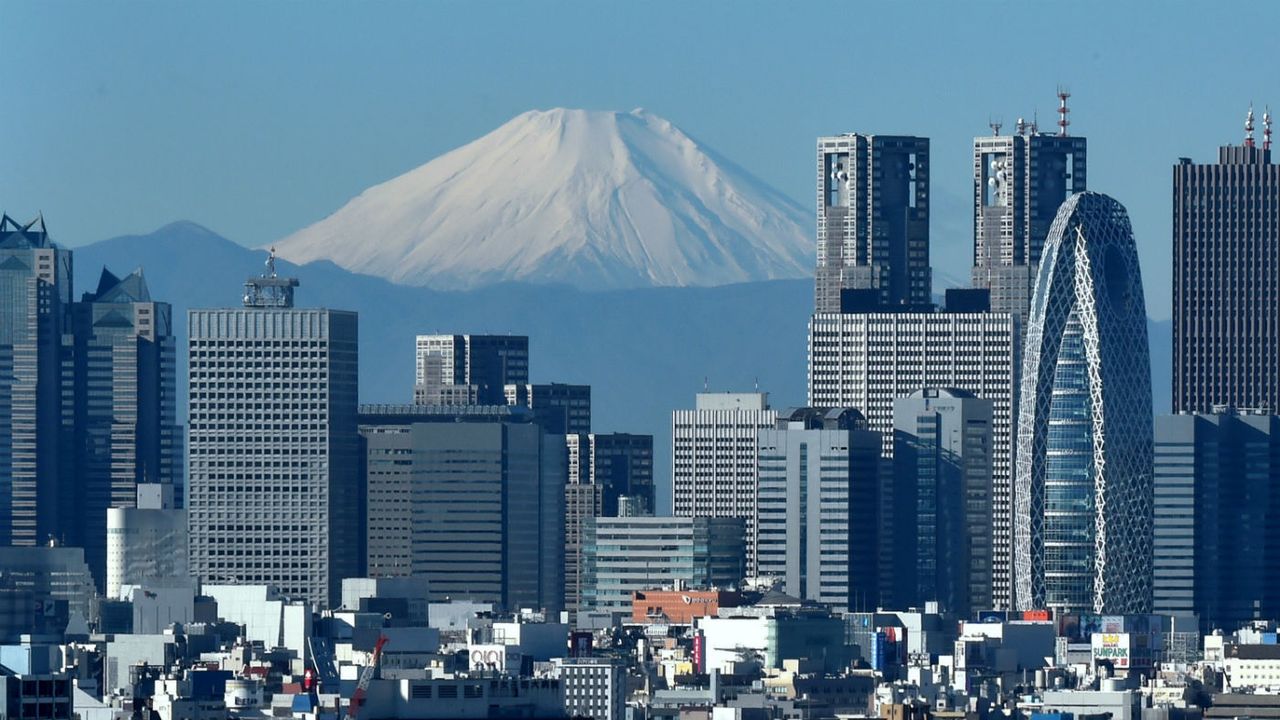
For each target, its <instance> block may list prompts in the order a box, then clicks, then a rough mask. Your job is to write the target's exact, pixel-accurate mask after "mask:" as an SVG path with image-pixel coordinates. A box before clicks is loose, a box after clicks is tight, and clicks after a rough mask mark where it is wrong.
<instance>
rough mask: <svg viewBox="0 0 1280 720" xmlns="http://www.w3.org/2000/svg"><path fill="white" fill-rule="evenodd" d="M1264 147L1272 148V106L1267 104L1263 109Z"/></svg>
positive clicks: (1265, 148)
mask: <svg viewBox="0 0 1280 720" xmlns="http://www.w3.org/2000/svg"><path fill="white" fill-rule="evenodd" d="M1262 149H1263V150H1270V149H1271V106H1270V105H1267V106H1265V107H1264V108H1263V110H1262Z"/></svg>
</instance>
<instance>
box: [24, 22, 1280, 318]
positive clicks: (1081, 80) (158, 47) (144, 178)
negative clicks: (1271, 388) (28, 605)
mask: <svg viewBox="0 0 1280 720" xmlns="http://www.w3.org/2000/svg"><path fill="white" fill-rule="evenodd" d="M1277 19H1280V6H1276V5H1272V4H1269V3H1253V4H1243V3H1240V4H1236V3H1224V4H1210V3H1203V4H1190V3H1187V4H1183V3H1161V4H1158V5H1157V4H1155V3H1140V4H1133V5H1125V4H1121V3H1104V2H1096V3H1095V2H1084V3H1074V2H1073V3H1063V2H1055V3H1039V2H1035V3H1025V4H1006V3H967V4H965V3H954V4H952V3H947V4H941V3H937V4H935V3H926V4H916V3H903V4H901V5H888V4H883V5H882V4H868V3H839V4H822V3H776V2H770V3H755V2H736V3H722V2H696V3H675V2H670V3H667V2H656V3H618V2H593V3H536V2H526V3H510V4H507V3H494V2H484V3H470V2H467V3H463V2H448V3H426V2H422V3H407V2H405V3H401V2H373V3H354V2H353V3H323V2H321V3H305V4H304V3H298V2H279V3H267V2H226V3H217V4H212V3H210V4H203V3H173V2H165V3H151V2H123V3H96V2H95V3H69V2H25V1H20V0H5V1H4V2H3V3H0V28H3V29H4V33H3V40H0V88H3V89H4V93H5V100H6V102H5V109H4V111H3V112H0V158H3V165H2V166H0V167H2V168H3V170H2V171H0V209H3V210H4V211H7V212H9V213H10V214H12V215H15V216H18V217H20V218H21V217H27V216H30V215H33V214H34V213H35V212H37V211H41V210H42V211H43V212H44V213H45V215H46V217H47V219H48V221H49V225H50V230H51V231H52V232H53V234H54V236H55V238H57V239H59V240H61V241H62V242H64V243H66V244H68V245H72V246H75V245H80V244H84V243H88V242H93V241H96V240H100V239H103V238H107V237H111V236H114V235H119V234H125V233H138V232H148V231H150V230H153V229H155V228H157V227H159V226H161V225H163V224H165V223H168V222H170V221H173V220H178V219H189V220H194V221H196V222H199V223H201V224H204V225H207V226H209V227H210V228H212V229H214V230H216V231H218V232H220V233H222V234H224V235H226V236H228V237H230V238H232V239H233V240H236V241H238V242H242V243H245V244H250V245H260V244H263V243H267V242H270V241H271V240H273V239H275V238H278V237H282V236H284V235H286V234H288V233H289V232H291V231H293V230H295V229H297V228H299V227H302V226H304V225H307V224H309V223H311V222H314V221H315V220H318V219H320V218H321V217H323V216H325V215H326V214H328V213H329V212H331V211H333V210H334V209H336V208H337V207H338V206H340V205H341V204H342V203H343V202H345V201H346V200H347V199H349V198H350V197H351V196H353V195H355V194H357V193H358V192H359V191H360V190H362V189H364V188H365V187H367V186H369V185H371V184H373V183H376V182H380V181H382V180H385V179H388V178H390V177H393V176H395V175H397V174H399V173H401V172H404V171H405V170H408V169H410V168H412V167H415V166H417V165H419V164H421V163H423V162H425V161H427V160H429V159H431V158H432V157H434V156H436V155H438V154H440V153H442V152H444V151H446V150H449V149H451V148H453V147H456V146H458V145H461V144H463V143H465V142H467V141H469V140H471V139H474V138H475V137H478V136H479V135H482V134H483V133H485V132H487V131H489V130H491V129H493V128H495V127H497V126H498V125H500V124H502V123H503V122H504V121H506V120H507V119H509V118H510V117H512V116H513V115H516V114H518V113H520V112H523V111H525V110H528V109H530V108H548V107H556V106H568V107H586V108H595V109H621V110H626V109H631V108H633V107H645V108H648V109H650V110H652V111H654V112H656V113H658V114H660V115H662V116H665V117H667V118H668V119H670V120H671V121H673V122H675V123H676V124H677V125H680V126H681V127H682V128H684V129H685V130H686V131H687V132H689V133H690V134H691V135H693V136H695V137H696V138H698V139H700V140H701V141H703V142H705V143H706V144H708V145H710V146H711V147H713V148H715V149H717V150H718V151H720V152H721V153H723V154H724V155H726V156H728V157H730V158H732V159H734V160H735V161H737V162H738V163H739V164H741V165H743V166H744V167H746V168H747V169H748V170H751V171H752V172H754V173H756V174H757V175H759V176H760V177H762V178H763V179H765V180H766V181H768V182H769V183H771V184H773V185H774V186H776V187H777V188H779V189H780V190H782V191H783V192H785V193H786V194H788V195H790V196H792V197H794V198H795V199H796V200H797V201H798V202H800V203H802V204H803V205H804V206H805V207H809V206H811V204H812V184H813V180H814V178H813V172H814V171H813V141H814V138H815V137H816V136H817V135H820V134H825V133H835V132H846V131H859V132H878V133H904V134H905V133H909V134H918V135H926V136H928V137H930V138H931V139H932V154H933V158H932V176H933V177H932V182H933V196H934V222H933V236H932V242H933V249H932V252H933V263H934V265H935V267H936V268H937V270H938V271H939V274H940V275H950V276H953V277H962V278H963V277H967V273H968V270H967V267H968V264H969V253H970V244H971V240H970V237H969V233H970V229H969V228H970V211H969V207H968V195H969V192H970V182H971V181H970V177H969V174H970V169H969V164H970V158H969V153H970V143H971V139H972V137H973V136H974V135H976V134H982V133H984V132H986V130H987V127H986V124H987V120H988V118H989V117H991V116H993V115H995V116H998V117H1000V118H1002V119H1003V120H1004V122H1005V123H1006V126H1009V125H1012V123H1013V121H1014V120H1015V119H1016V118H1017V117H1018V116H1019V115H1025V116H1028V117H1030V116H1031V115H1032V114H1033V113H1034V112H1036V111H1037V110H1038V112H1039V117H1040V120H1041V123H1042V124H1048V123H1050V122H1052V121H1053V119H1054V116H1053V110H1054V107H1055V104H1056V103H1055V99H1054V97H1053V93H1054V90H1055V87H1056V86H1057V85H1058V84H1065V85H1067V86H1069V87H1070V89H1071V91H1072V92H1073V95H1074V96H1073V98H1072V107H1073V110H1074V112H1073V114H1072V119H1073V123H1074V124H1073V125H1072V130H1073V131H1074V132H1075V133H1076V134H1081V135H1086V136H1088V138H1089V150H1090V168H1089V181H1090V187H1091V189H1094V190H1099V191H1102V192H1107V193H1109V194H1111V195H1114V196H1115V197H1116V198H1118V199H1119V200H1120V201H1121V202H1123V203H1124V204H1125V205H1126V206H1127V207H1128V208H1129V211H1130V215H1131V217H1132V220H1133V224H1134V229H1135V232H1136V234H1137V237H1138V242H1139V248H1140V252H1141V254H1142V259H1143V263H1144V264H1143V271H1144V279H1145V282H1146V288H1147V297H1148V306H1149V307H1148V309H1149V312H1150V314H1151V315H1152V316H1154V317H1157V318H1163V317H1167V316H1168V314H1169V308H1168V306H1169V296H1170V293H1169V287H1168V286H1169V275H1170V270H1169V254H1170V253H1169V249H1170V213H1171V210H1170V195H1171V189H1170V178H1171V171H1170V167H1171V165H1172V164H1173V163H1174V162H1176V160H1177V158H1178V157H1179V156H1190V157H1192V158H1195V159H1197V160H1201V161H1205V160H1209V159H1212V158H1213V157H1214V156H1215V153H1216V147H1217V146H1218V145H1220V144H1224V143H1237V142H1239V141H1240V139H1241V137H1242V132H1243V131H1242V123H1243V120H1244V112H1245V110H1246V108H1247V105H1248V103H1249V102H1250V101H1251V100H1252V101H1253V102H1254V103H1256V104H1257V105H1258V106H1259V116H1260V115H1261V112H1260V111H1261V105H1262V104H1263V103H1265V102H1267V101H1272V102H1274V103H1275V104H1276V106H1277V108H1278V109H1280V85H1278V84H1277V83H1276V80H1275V78H1276V76H1277V73H1278V72H1280V70H1277V67H1276V58H1275V53H1274V51H1273V50H1270V49H1269V45H1270V44H1272V42H1273V38H1274V34H1275V28H1276V20H1277ZM1267 93H1274V95H1275V97H1268V96H1267Z"/></svg>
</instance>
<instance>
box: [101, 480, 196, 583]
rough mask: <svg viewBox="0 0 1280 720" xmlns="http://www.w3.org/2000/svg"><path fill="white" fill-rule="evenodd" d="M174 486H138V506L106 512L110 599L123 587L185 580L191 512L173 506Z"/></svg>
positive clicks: (149, 484) (155, 484)
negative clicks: (188, 513) (177, 579)
mask: <svg viewBox="0 0 1280 720" xmlns="http://www.w3.org/2000/svg"><path fill="white" fill-rule="evenodd" d="M173 505H174V503H173V486H172V485H165V484H160V483H146V484H141V485H138V497H137V507H131V508H128V507H120V508H110V509H109V510H107V597H109V598H111V599H113V600H119V599H123V598H121V597H120V588H121V586H123V585H140V584H143V583H147V582H150V581H154V580H171V579H175V578H184V579H185V578H187V577H189V576H190V573H189V572H188V570H187V512H186V511H185V510H180V509H177V508H175V507H174V506H173Z"/></svg>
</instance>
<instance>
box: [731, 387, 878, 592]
mask: <svg viewBox="0 0 1280 720" xmlns="http://www.w3.org/2000/svg"><path fill="white" fill-rule="evenodd" d="M866 425H867V423H866V420H865V419H864V418H863V417H862V414H861V413H859V412H858V411H857V410H854V409H852V408H791V409H788V410H784V411H782V412H781V413H779V415H778V422H777V427H776V428H774V429H772V430H761V431H760V433H759V436H758V441H757V442H758V446H759V453H758V455H757V468H758V474H759V497H758V499H757V500H756V548H755V557H756V574H757V575H759V576H761V577H770V578H774V579H776V580H779V581H781V585H780V589H781V590H782V592H784V593H787V594H788V595H791V596H794V597H798V598H802V599H805V600H813V601H815V602H820V603H824V604H827V605H830V606H832V607H834V608H836V609H839V610H854V609H865V608H871V609H874V608H875V598H876V597H877V594H876V582H877V579H876V573H877V565H876V547H877V537H876V527H877V526H876V520H877V518H876V493H877V488H878V486H879V483H880V478H879V462H880V445H881V443H880V435H879V434H878V433H875V432H871V431H869V430H867V429H866Z"/></svg>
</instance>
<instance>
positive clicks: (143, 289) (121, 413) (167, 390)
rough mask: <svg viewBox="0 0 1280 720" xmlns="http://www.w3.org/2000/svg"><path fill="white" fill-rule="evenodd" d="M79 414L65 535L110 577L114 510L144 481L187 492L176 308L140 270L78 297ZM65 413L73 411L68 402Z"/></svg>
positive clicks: (75, 361) (74, 319)
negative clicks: (73, 498)
mask: <svg viewBox="0 0 1280 720" xmlns="http://www.w3.org/2000/svg"><path fill="white" fill-rule="evenodd" d="M71 326H72V337H71V338H69V340H70V343H71V349H72V352H71V353H69V354H68V355H66V358H67V360H68V361H69V366H70V367H69V369H70V370H71V372H70V373H65V371H64V378H69V379H70V382H71V389H72V392H71V394H70V397H71V398H72V404H71V408H70V411H71V420H72V425H73V427H74V429H73V431H72V432H73V438H74V440H73V442H74V447H75V449H76V451H75V453H74V468H75V470H74V473H75V478H76V481H75V486H76V495H77V502H76V504H75V515H74V518H75V520H74V522H73V523H71V524H69V525H68V527H67V528H66V542H68V543H69V544H72V545H78V546H80V547H83V548H84V550H85V561H86V562H88V563H89V568H90V569H91V570H92V571H93V574H94V577H95V579H96V580H97V582H98V585H99V587H102V586H103V584H104V583H105V582H106V565H107V510H108V509H110V508H127V507H133V506H134V505H135V502H136V499H137V492H138V490H137V488H138V486H139V485H142V484H153V483H154V484H160V485H162V486H164V487H165V488H167V489H168V490H167V492H169V493H171V495H172V497H174V504H175V506H176V507H181V505H182V495H181V491H180V490H181V485H180V480H181V475H182V471H181V463H182V446H181V437H182V433H181V428H179V426H178V425H177V420H176V418H175V412H176V410H175V406H176V389H175V381H176V378H175V374H176V370H175V364H174V338H173V317H172V310H171V309H170V307H169V304H168V303H165V302H158V301H155V300H153V299H152V298H151V294H150V292H149V291H148V289H147V283H146V280H145V279H144V278H143V275H142V271H141V270H135V271H134V272H132V273H130V274H129V275H126V276H125V277H123V278H119V277H116V276H115V275H113V274H112V273H111V272H110V271H108V270H106V269H103V271H102V275H101V277H100V278H99V280H98V287H97V290H95V291H94V292H88V293H85V294H84V296H83V297H82V298H81V300H80V301H79V302H76V303H73V304H72V306H71ZM64 412H65V410H64Z"/></svg>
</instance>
